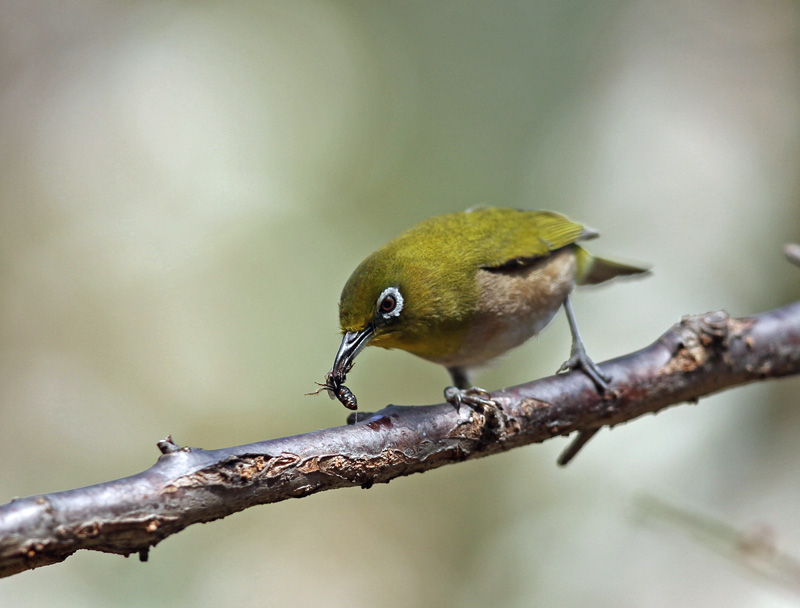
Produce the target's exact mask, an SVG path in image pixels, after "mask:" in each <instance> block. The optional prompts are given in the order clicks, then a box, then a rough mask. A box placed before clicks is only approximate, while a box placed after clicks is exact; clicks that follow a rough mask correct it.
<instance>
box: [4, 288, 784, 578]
mask: <svg viewBox="0 0 800 608" xmlns="http://www.w3.org/2000/svg"><path fill="white" fill-rule="evenodd" d="M601 368H602V370H603V372H604V373H605V374H607V375H608V376H610V377H611V378H612V382H611V387H610V389H609V390H608V391H606V392H605V393H604V394H602V395H600V394H598V393H597V391H596V390H595V388H594V386H593V385H592V382H591V380H590V379H589V378H588V377H586V375H584V374H582V373H579V372H578V373H575V372H573V373H568V374H563V375H559V376H553V377H549V378H544V379H542V380H538V381H536V382H530V383H528V384H523V385H520V386H516V387H512V388H508V389H505V390H502V391H498V392H495V393H493V394H492V398H493V399H494V400H495V401H496V402H497V403H498V404H499V406H500V407H499V408H486V409H484V410H482V411H475V412H473V411H471V410H468V409H465V408H462V409H461V411H460V412H457V411H456V410H455V409H454V408H453V406H452V405H450V404H440V405H430V406H419V407H401V406H389V407H387V408H385V409H383V410H381V411H380V412H378V413H376V414H373V415H370V416H368V417H366V418H365V419H363V420H361V421H359V422H357V423H355V424H352V425H349V426H343V427H336V428H331V429H326V430H322V431H315V432H312V433H306V434H304V435H297V436H294V437H286V438H282V439H274V440H271V441H264V442H261V443H254V444H250V445H244V446H239V447H233V448H227V449H221V450H213V451H206V450H202V449H199V448H181V447H179V446H177V445H175V444H174V443H173V441H172V439H171V438H167V439H164V440H162V441H160V442H159V444H158V445H159V448H160V450H161V452H162V456H161V457H160V458H159V460H158V462H157V463H156V464H155V465H154V466H153V467H151V468H150V469H148V470H146V471H144V472H142V473H139V474H138V475H134V476H132V477H127V478H124V479H119V480H116V481H111V482H108V483H103V484H99V485H95V486H90V487H87V488H80V489H77V490H70V491H66V492H57V493H53V494H43V495H39V496H32V497H29V498H24V499H18V500H13V501H11V502H10V503H8V504H5V505H2V506H0V576H9V575H11V574H15V573H17V572H21V571H23V570H29V569H32V568H36V567H38V566H43V565H46V564H52V563H56V562H59V561H62V560H64V559H66V558H67V557H68V556H70V555H72V554H73V553H75V552H76V551H78V550H79V549H93V550H96V551H105V552H109V553H120V554H124V555H129V554H131V553H139V555H140V557H141V559H143V560H144V559H146V558H147V551H148V550H149V548H150V547H152V546H154V545H155V544H157V543H158V542H160V541H161V540H163V539H164V538H166V537H167V536H169V535H171V534H175V533H176V532H179V531H180V530H183V529H184V528H185V527H187V526H189V525H191V524H194V523H197V522H208V521H212V520H215V519H219V518H221V517H225V516H226V515H230V514H231V513H235V512H237V511H241V510H242V509H246V508H247V507H251V506H254V505H258V504H265V503H272V502H278V501H281V500H285V499H287V498H300V497H302V496H308V495H309V494H313V493H315V492H320V491H322V490H331V489H334V488H342V487H348V486H361V487H364V488H368V487H370V486H371V485H372V484H374V483H386V482H388V481H390V480H392V479H394V478H396V477H399V476H402V475H409V474H411V473H417V472H422V471H427V470H429V469H434V468H437V467H440V466H442V465H445V464H450V463H454V462H460V461H462V460H467V459H471V458H479V457H482V456H487V455H489V454H494V453H497V452H502V451H505V450H509V449H511V448H514V447H517V446H521V445H526V444H529V443H538V442H542V441H545V440H547V439H550V438H552V437H556V436H559V435H568V434H569V433H572V432H573V431H578V430H580V431H591V430H592V429H598V428H601V427H603V426H612V425H616V424H619V423H621V422H626V421H628V420H631V419H633V418H636V417H638V416H641V415H642V414H645V413H648V412H656V411H658V410H660V409H662V408H665V407H667V406H669V405H673V404H677V403H681V402H686V401H689V402H696V401H697V400H698V399H699V398H700V397H703V396H705V395H709V394H711V393H714V392H716V391H719V390H722V389H724V388H730V387H733V386H738V385H742V384H746V383H748V382H754V381H757V380H765V379H768V378H778V377H781V376H786V375H790V374H797V373H798V372H800V303H795V304H792V305H789V306H786V307H784V308H780V309H778V310H774V311H771V312H767V313H764V314H761V315H758V316H755V317H750V318H744V319H731V318H729V317H728V315H727V314H726V313H724V312H713V313H708V314H705V315H699V316H692V317H685V318H684V319H683V320H682V321H681V322H680V323H679V324H677V325H675V326H674V327H672V328H671V329H670V330H669V331H667V333H665V334H664V335H663V336H662V337H661V338H659V339H658V340H657V341H656V342H654V343H653V344H652V345H650V346H649V347H647V348H645V349H643V350H640V351H638V352H635V353H632V354H630V355H627V356H624V357H620V358H618V359H614V360H612V361H608V362H606V363H604V364H603V365H602V366H601Z"/></svg>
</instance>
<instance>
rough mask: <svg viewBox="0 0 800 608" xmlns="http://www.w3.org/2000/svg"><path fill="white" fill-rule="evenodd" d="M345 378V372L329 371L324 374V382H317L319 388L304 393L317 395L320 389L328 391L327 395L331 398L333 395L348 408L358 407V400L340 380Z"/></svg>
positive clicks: (355, 408) (354, 408)
mask: <svg viewBox="0 0 800 608" xmlns="http://www.w3.org/2000/svg"><path fill="white" fill-rule="evenodd" d="M344 380H345V374H342V373H337V372H333V371H330V372H328V373H327V374H325V383H324V384H320V383H319V382H317V383H316V384H317V386H319V388H318V389H317V390H315V391H314V392H311V393H306V395H319V394H320V393H321V392H322V391H328V396H329V397H330V398H331V399H333V398H334V397H335V398H336V399H338V400H339V402H340V403H341V404H342V405H343V406H345V407H346V408H347V409H349V410H357V409H358V400H357V399H356V396H355V395H354V394H353V391H351V390H350V389H349V388H347V387H346V386H345V385H344V384H342V382H344Z"/></svg>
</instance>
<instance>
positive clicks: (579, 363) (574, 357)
mask: <svg viewBox="0 0 800 608" xmlns="http://www.w3.org/2000/svg"><path fill="white" fill-rule="evenodd" d="M577 369H580V370H581V371H583V373H585V374H586V375H587V376H589V378H591V379H592V382H594V383H595V386H597V389H598V390H599V391H600V392H601V393H604V392H606V391H607V390H608V386H609V383H610V382H611V378H610V377H609V376H607V375H606V374H604V373H603V372H602V370H601V369H600V368H599V367H598V366H597V363H595V362H594V361H592V359H591V358H590V357H589V355H587V354H586V349H585V348H584V347H583V344H577V345H575V346H574V347H573V349H572V353H571V354H570V357H569V359H567V360H566V361H564V363H562V364H561V367H559V368H558V371H556V373H557V374H560V373H562V372H568V371H572V370H577Z"/></svg>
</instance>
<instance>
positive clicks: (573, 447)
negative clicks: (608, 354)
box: [556, 296, 611, 467]
mask: <svg viewBox="0 0 800 608" xmlns="http://www.w3.org/2000/svg"><path fill="white" fill-rule="evenodd" d="M564 311H565V312H566V313H567V322H568V323H569V330H570V333H572V350H571V351H570V357H569V359H567V360H566V361H564V363H562V364H561V367H559V368H558V371H557V372H556V373H560V372H564V371H569V370H574V369H578V368H580V369H581V370H582V371H583V372H584V373H585V374H586V375H587V376H589V378H591V379H592V382H594V383H595V385H596V386H597V390H598V391H599V392H600V393H604V392H605V391H606V390H607V389H608V383H609V382H610V381H611V378H609V377H608V376H606V375H605V374H604V373H603V372H602V371H600V368H599V367H597V364H596V363H595V362H594V361H592V360H591V358H590V357H589V355H588V354H586V347H585V346H584V345H583V340H582V339H581V335H580V333H579V332H578V324H577V323H576V322H575V313H573V312H572V303H571V302H570V301H569V296H567V298H566V299H565V300H564ZM599 430H600V429H591V430H587V431H580V432H578V436H577V437H575V439H573V440H572V443H570V444H569V445H568V446H567V449H566V450H564V451H563V452H562V453H561V456H559V457H558V464H559V465H560V466H562V467H563V466H565V465H566V464H567V463H568V462H569V461H570V460H572V459H573V458H574V457H575V455H576V454H577V453H578V452H579V451H580V449H581V448H582V447H583V446H584V445H586V442H588V441H589V440H590V439H591V438H592V437H594V436H595V434H596V433H597V431H599Z"/></svg>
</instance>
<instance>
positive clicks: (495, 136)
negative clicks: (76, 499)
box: [0, 0, 800, 607]
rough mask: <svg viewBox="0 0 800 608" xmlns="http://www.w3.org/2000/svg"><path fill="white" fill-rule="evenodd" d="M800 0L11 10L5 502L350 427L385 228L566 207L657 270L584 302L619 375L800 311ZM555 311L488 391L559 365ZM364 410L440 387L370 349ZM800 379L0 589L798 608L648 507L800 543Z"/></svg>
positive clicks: (3, 230)
mask: <svg viewBox="0 0 800 608" xmlns="http://www.w3.org/2000/svg"><path fill="white" fill-rule="evenodd" d="M798 167H800V6H799V5H798V3H797V2H789V1H786V0H775V1H770V2H755V1H745V2H736V3H730V2H720V1H718V0H711V1H710V2H703V3H696V2H691V1H689V0H668V1H666V2H652V1H651V2H648V1H642V0H633V1H628V2H624V1H620V2H599V3H589V2H576V1H569V0H567V1H554V0H548V1H540V2H536V1H533V2H530V1H529V2H492V3H489V2H458V3H456V2H422V1H418V2H385V1H383V2H373V1H366V0H364V1H357V2H336V1H323V0H320V1H314V2H238V3H229V2H220V1H207V2H146V1H139V2H109V1H91V0H86V1H80V0H66V1H61V0H59V1H58V2H56V1H54V0H44V1H42V2H23V1H0V175H1V177H0V237H1V239H0V244H1V246H2V255H1V256H0V331H1V332H2V333H1V334H0V349H2V350H1V351H0V352H2V365H1V366H0V461H1V462H2V463H3V464H2V474H1V475H0V502H7V501H8V500H10V499H11V498H12V497H14V496H25V495H30V494H35V493H40V492H52V491H58V490H66V489H70V488H74V487H79V486H82V485H88V484H93V483H98V482H101V481H106V480H109V479H115V478H118V477H122V476H125V475H129V474H132V473H135V472H138V471H140V470H143V469H145V468H147V467H148V466H150V465H151V464H152V463H153V462H154V461H155V460H156V458H157V456H158V453H157V449H156V447H155V442H156V441H157V440H158V439H160V438H162V437H164V436H165V435H167V434H168V433H171V434H173V436H174V437H175V440H176V441H177V442H179V443H181V444H184V445H187V444H188V445H192V446H199V447H204V448H215V447H223V446H229V445H236V444H243V443H248V442H253V441H258V440H262V439H268V438H273V437H279V436H284V435H289V434H295V433H302V432H305V431H309V430H312V429H319V428H324V427H329V426H335V425H339V424H342V423H343V422H344V419H345V415H346V411H345V410H344V408H342V407H341V406H340V405H339V404H338V403H336V402H331V401H329V400H328V399H327V398H326V397H325V396H324V395H323V396H319V397H316V398H314V397H305V396H303V394H304V393H305V392H307V391H309V390H312V389H313V388H315V387H314V384H313V383H314V381H317V380H321V379H322V377H323V375H324V373H325V372H326V371H327V370H328V369H329V367H330V364H331V362H332V360H333V356H334V354H335V352H336V349H337V347H338V343H339V337H338V328H337V302H338V296H339V291H340V289H341V287H342V285H343V284H344V281H345V280H346V279H347V277H348V276H349V274H350V272H351V271H352V270H353V268H354V267H355V266H356V264H357V263H358V262H360V261H361V259H362V258H363V257H364V256H366V255H367V254H368V253H370V252H371V251H372V250H374V249H375V248H376V247H378V246H379V245H381V244H382V243H384V242H385V241H386V240H388V239H389V238H391V237H392V236H394V235H396V234H397V233H399V232H400V231H401V230H403V229H405V228H407V227H409V226H410V225H412V224H414V223H415V222H417V221H419V220H421V219H423V218H426V217H429V216H431V215H435V214H438V213H445V212H450V211H455V210H461V209H465V208H467V207H470V206H475V205H480V204H492V205H500V206H509V207H519V208H531V209H539V208H542V209H553V210H557V211H560V212H563V213H565V214H567V215H568V216H570V217H572V218H574V219H577V220H579V221H582V222H584V223H586V224H588V225H590V226H592V227H594V228H597V229H598V230H600V232H601V233H602V235H603V236H602V238H601V239H600V240H599V241H595V242H593V243H592V244H591V250H592V251H594V252H596V253H598V254H600V255H607V256H610V257H614V258H616V259H622V260H628V261H632V262H641V263H649V264H652V265H653V267H654V274H653V276H652V277H650V278H648V279H647V280H643V281H638V282H628V283H619V284H616V285H613V286H610V287H607V288H603V289H596V290H586V291H583V292H581V293H579V294H578V295H577V297H576V298H575V302H574V304H575V309H576V313H577V315H578V319H579V323H580V325H581V329H582V332H583V334H584V338H585V340H586V343H587V346H588V348H589V352H590V353H591V354H592V356H593V357H594V358H595V359H596V360H598V361H602V360H604V359H606V358H609V357H613V356H617V355H620V354H623V353H626V352H628V351H631V350H634V349H637V348H640V347H642V346H644V345H646V344H648V343H650V342H651V341H652V340H654V339H655V338H656V337H657V336H658V335H659V334H661V333H662V332H663V331H664V330H666V329H667V328H668V327H669V326H670V325H671V324H673V323H675V322H677V321H678V320H679V319H680V317H681V316H682V315H684V314H690V313H700V312H705V311H708V310H715V309H719V308H724V309H726V310H728V311H729V312H730V313H731V314H733V315H747V314H752V313H757V312H761V311H764V310H767V309H770V308H774V307H777V306H780V305H782V304H785V303H787V302H789V301H791V300H792V299H796V298H797V297H798V296H800V272H798V270H797V269H796V268H792V267H791V266H789V265H788V264H787V263H786V262H784V260H783V258H782V256H781V253H780V247H781V246H782V244H783V243H785V242H787V241H798V240H800V205H798V201H800V180H799V179H798V175H800V172H799V171H798ZM568 351H569V333H568V329H567V326H566V322H565V320H564V318H563V316H559V317H558V318H557V320H556V321H555V322H554V323H553V324H552V326H551V327H549V328H548V329H547V330H546V331H545V332H544V334H543V335H542V336H541V337H540V338H538V339H536V340H533V341H531V343H530V344H528V345H526V346H524V347H522V348H520V349H518V350H516V351H514V352H513V353H511V354H510V355H508V356H507V357H505V358H504V359H503V360H502V361H500V362H498V364H497V365H496V366H494V368H493V369H490V370H486V371H484V372H482V373H481V374H479V375H478V376H477V377H476V380H477V381H478V383H479V384H480V385H482V386H484V387H486V388H489V389H492V388H498V387H500V386H504V385H510V384H517V383H520V382H523V381H526V380H528V379H532V378H534V377H539V376H543V375H548V374H550V373H552V372H553V371H554V370H555V369H556V368H557V367H558V365H559V364H560V363H561V362H562V361H563V360H564V359H565V358H566V357H567V354H568ZM348 380H349V382H348V385H349V386H350V387H351V388H352V389H353V391H354V392H355V393H356V394H357V395H358V398H359V403H360V404H361V407H362V409H366V410H374V409H377V408H380V407H381V406H383V405H384V404H386V403H389V402H393V403H402V404H423V403H433V402H439V401H441V390H442V388H443V387H444V386H445V384H446V382H447V374H446V372H445V371H444V370H443V369H440V368H438V367H436V366H433V365H431V364H429V363H425V362H424V361H421V360H416V359H415V358H413V357H411V356H410V355H407V354H405V353H400V352H388V351H381V350H378V349H375V350H374V351H373V350H368V351H367V352H366V353H364V354H362V355H361V357H360V358H359V364H358V366H357V367H356V369H355V370H354V372H353V373H352V374H351V377H350V378H348ZM798 389H800V383H798V381H797V380H796V379H795V380H787V381H783V382H771V383H766V384H763V385H758V386H751V387H747V388H744V389H738V390H734V391H730V392H726V393H723V394H722V395H719V396H716V397H714V398H710V399H705V400H702V401H701V402H700V405H699V406H697V407H694V406H692V407H687V406H681V407H677V408H674V409H672V410H668V411H667V412H665V413H662V414H660V415H659V416H657V417H646V418H644V419H641V420H638V421H635V422H633V423H631V424H627V425H624V426H622V427H619V428H616V429H614V430H613V431H604V432H603V433H601V434H600V435H599V436H598V437H597V438H596V439H594V440H593V441H592V443H591V444H590V445H589V446H587V448H586V449H585V450H584V451H583V452H582V453H581V454H580V456H579V457H578V458H577V459H576V460H575V461H574V462H573V463H572V464H571V465H570V466H569V467H568V468H566V469H559V468H557V467H556V466H555V464H554V461H555V458H556V456H557V454H558V453H559V452H560V450H561V449H563V447H564V446H565V445H566V440H564V439H560V440H554V441H551V442H548V443H546V444H544V445H540V446H532V447H528V448H524V449H519V450H516V451H514V452H512V453H508V454H504V455H500V456H496V457H492V458H489V459H484V460H481V461H476V462H470V463H463V464H460V465H458V466H450V467H446V468H444V469H440V470H437V471H433V472H430V473H427V474H425V475H417V476H413V477H410V478H404V479H399V480H396V481H395V482H393V483H391V484H390V485H388V486H378V487H374V488H372V489H371V490H369V491H363V490H359V489H352V490H344V491H336V492H328V493H325V494H320V495H316V496H313V497H310V498H307V499H304V500H299V501H290V502H284V503H281V504H278V505H272V506H267V507H261V508H254V509H250V510H248V511H246V512H244V513H240V514H237V515H234V516H232V517H230V518H227V519H225V520H223V521H218V522H215V523H212V524H209V525H205V526H193V527H191V528H189V529H187V530H186V531H184V532H182V533H181V534H179V535H177V536H174V537H171V538H169V539H167V540H166V541H164V542H163V543H162V544H161V545H159V546H158V547H157V548H156V549H155V550H154V551H153V552H152V553H151V556H150V561H149V562H148V563H147V564H140V563H139V562H138V561H137V560H136V559H135V558H131V559H127V560H126V559H123V558H121V557H118V556H110V555H103V554H99V553H88V552H81V553H79V554H77V555H75V556H73V557H71V558H69V559H68V560H67V561H66V562H65V563H63V564H59V565H55V566H49V567H46V568H42V569H40V570H36V571H33V572H28V573H24V574H20V575H17V576H15V577H12V578H10V579H6V580H3V581H0V605H1V606H9V607H11V606H45V605H48V606H67V607H71V606H81V607H87V606H111V605H113V606H153V605H173V606H226V605H227V606H232V605H236V606H241V607H250V606H347V607H374V606H389V607H392V606H404V607H409V606H420V607H423V606H465V607H471V606H486V605H488V604H492V605H498V606H508V607H516V606H538V605H547V606H558V607H561V606H569V607H571V606H586V605H591V606H609V607H611V606H614V607H619V606H655V607H660V606H664V607H672V606H680V605H694V606H726V607H729V606H734V607H738V606H759V607H764V606H789V605H796V603H797V601H798V595H797V594H796V589H795V592H794V593H793V592H792V590H791V589H790V588H787V587H786V586H782V585H776V584H771V583H769V582H765V581H764V580H762V579H759V578H757V577H754V576H751V575H750V574H748V572H747V569H746V568H744V567H743V565H742V562H743V561H744V558H743V557H737V556H736V555H733V558H734V559H732V560H726V559H723V558H721V557H720V556H719V555H717V554H715V553H713V552H711V551H709V550H708V548H707V547H705V546H704V545H703V543H700V542H696V541H693V540H692V539H691V538H690V537H689V535H687V534H684V533H682V531H681V530H680V529H675V528H670V527H659V526H651V525H647V524H645V525H643V524H642V521H641V518H640V517H638V516H637V515H636V509H635V504H636V499H637V497H638V496H640V495H641V494H642V493H645V494H648V495H651V496H655V497H656V498H658V499H659V500H664V501H667V502H669V503H674V504H678V505H682V506H684V507H686V508H688V509H689V510H691V511H697V512H699V513H705V514H709V515H711V516H713V517H716V518H719V519H720V520H722V521H726V522H729V523H730V524H731V525H733V526H736V527H738V528H741V529H743V530H753V529H762V527H764V526H766V527H767V529H769V530H771V534H772V535H773V537H774V538H775V542H776V544H777V545H778V547H779V550H781V551H785V552H786V553H788V554H791V555H795V556H798V555H800V525H798V518H797V505H798V503H800V475H798V463H799V462H800V424H798V423H800V411H799V410H798V407H797V405H798V398H797V393H798Z"/></svg>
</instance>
